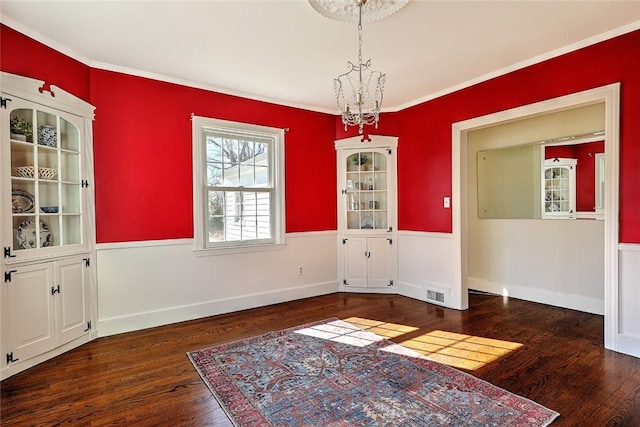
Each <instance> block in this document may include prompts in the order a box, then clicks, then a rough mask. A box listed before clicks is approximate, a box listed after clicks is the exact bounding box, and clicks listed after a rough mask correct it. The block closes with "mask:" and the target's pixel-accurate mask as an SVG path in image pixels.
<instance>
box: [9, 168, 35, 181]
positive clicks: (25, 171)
mask: <svg viewBox="0 0 640 427" xmlns="http://www.w3.org/2000/svg"><path fill="white" fill-rule="evenodd" d="M35 170H36V169H35V168H34V167H33V166H16V167H13V168H11V175H12V176H18V177H20V178H33V177H34V176H35Z"/></svg>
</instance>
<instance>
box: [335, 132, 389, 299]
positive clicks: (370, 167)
mask: <svg viewBox="0 0 640 427" xmlns="http://www.w3.org/2000/svg"><path fill="white" fill-rule="evenodd" d="M397 147H398V138H396V137H388V136H376V135H370V136H369V140H367V141H363V140H362V137H354V138H347V139H341V140H338V141H335V148H336V152H337V156H336V157H337V162H338V164H337V171H338V179H337V182H338V274H339V278H338V280H339V285H340V290H341V291H347V292H349V291H351V292H388V293H395V291H394V290H393V285H394V281H396V275H397V250H396V246H397V241H396V230H397V226H396V205H397V202H396V176H397V173H396V164H397V163H396V149H397Z"/></svg>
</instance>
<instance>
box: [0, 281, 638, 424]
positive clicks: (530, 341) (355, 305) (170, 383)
mask: <svg viewBox="0 0 640 427" xmlns="http://www.w3.org/2000/svg"><path fill="white" fill-rule="evenodd" d="M334 316H335V317H339V318H343V319H344V318H349V317H359V318H364V319H371V320H377V321H383V322H390V323H393V324H397V325H404V326H409V327H413V328H417V329H415V330H413V329H411V328H408V329H402V331H403V332H402V333H401V334H400V335H398V336H396V337H395V338H391V339H392V340H393V341H396V342H405V341H407V340H412V342H421V343H423V344H424V343H425V342H426V341H428V340H429V338H428V337H429V336H430V333H432V331H434V330H439V331H445V332H449V333H456V334H464V335H469V336H473V337H478V338H477V339H479V338H487V339H492V340H500V341H505V342H508V343H519V344H522V346H519V347H518V346H517V345H514V346H512V347H517V348H514V349H510V350H509V351H507V352H505V354H503V355H501V356H499V357H498V358H497V359H496V360H493V361H490V360H489V361H486V360H484V359H482V360H483V362H482V363H479V364H477V365H476V366H474V367H475V369H474V370H468V371H467V372H469V373H471V374H472V375H475V376H477V377H479V378H482V379H484V380H486V381H489V382H490V383H492V384H495V385H497V386H499V387H502V388H504V389H506V390H509V391H511V392H513V393H516V394H519V395H521V396H525V397H527V398H529V399H532V400H534V401H536V402H538V403H540V404H542V405H544V406H547V407H548V408H550V409H553V410H556V411H558V412H559V413H560V417H559V418H558V419H557V420H556V421H555V422H554V423H553V426H558V427H560V426H577V425H580V426H587V427H588V426H640V359H636V358H633V357H630V356H624V355H621V354H618V353H615V352H612V351H608V350H605V349H604V348H603V318H602V317H601V316H595V315H591V314H586V313H581V312H578V311H572V310H567V309H562V308H557V307H550V306H546V305H542V304H536V303H531V302H525V301H521V300H516V299H503V298H502V297H496V296H489V295H478V294H471V295H470V309H469V310H467V311H463V312H460V311H456V310H449V309H444V308H441V307H437V306H433V305H430V304H426V303H423V302H420V301H417V300H413V299H410V298H406V297H401V296H397V295H364V294H345V293H337V294H331V295H325V296H320V297H315V298H309V299H304V300H299V301H294V302H290V303H284V304H278V305H274V306H269V307H263V308H258V309H252V310H246V311H242V312H237V313H231V314H226V315H221V316H215V317H209V318H205V319H200V320H194V321H189V322H183V323H178V324H173V325H168V326H162V327H158V328H152V329H147V330H143V331H137V332H131V333H127V334H121V335H116V336H111V337H105V338H100V339H98V340H95V341H93V342H91V343H88V344H85V345H83V346H82V347H79V348H77V349H74V350H72V351H69V352H67V353H65V354H64V355H62V356H59V357H57V358H55V359H53V360H50V361H47V362H45V363H42V364H40V365H38V366H36V367H33V368H31V369H29V370H27V371H25V372H22V373H20V374H17V375H15V376H13V377H11V378H8V379H6V380H5V381H3V382H2V383H1V384H0V387H1V399H2V400H1V404H0V419H1V425H2V426H29V425H35V426H42V425H61V424H65V425H73V426H84V425H87V426H88V425H91V426H102V425H109V426H118V425H122V426H131V425H144V426H146V425H149V426H160V425H162V426H168V425H175V426H203V425H213V426H229V425H231V423H230V422H229V421H228V419H227V417H226V415H225V414H224V412H223V411H222V410H221V409H220V407H219V406H218V404H217V402H216V401H215V399H214V398H213V396H212V395H211V393H210V392H209V390H208V389H207V387H206V386H205V385H204V383H203V382H202V380H201V379H200V377H199V376H198V374H197V372H196V371H195V369H194V368H193V366H192V365H191V362H190V361H189V359H188V358H187V356H186V352H187V351H192V350H197V349H201V348H205V347H210V346H213V345H216V344H221V343H225V342H229V341H235V340H238V339H241V338H245V337H249V336H253V335H258V334H262V333H264V332H268V331H271V330H276V329H282V328H287V327H291V326H296V325H299V324H303V323H306V322H310V321H314V320H320V319H324V318H328V317H334ZM406 331H409V332H406ZM392 335H393V334H392ZM425 337H427V338H425ZM477 339H476V340H477ZM424 345H425V346H426V347H429V346H428V345H427V344H424ZM432 347H433V346H431V347H430V348H431V349H432V350H433V348H432ZM498 347H499V346H498ZM468 355H469V358H472V359H474V356H473V355H472V354H470V353H469V354H468ZM474 360H475V359H474ZM478 360H481V358H480V359H478Z"/></svg>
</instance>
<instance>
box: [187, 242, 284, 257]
mask: <svg viewBox="0 0 640 427" xmlns="http://www.w3.org/2000/svg"><path fill="white" fill-rule="evenodd" d="M286 247H287V244H286V243H275V244H274V243H270V244H267V245H247V246H231V247H223V248H204V249H202V248H199V249H194V250H193V253H194V255H195V256H197V257H201V256H218V255H234V254H246V253H251V252H271V251H281V250H284V249H285V248H286Z"/></svg>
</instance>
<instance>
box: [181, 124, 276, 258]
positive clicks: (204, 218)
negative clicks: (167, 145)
mask: <svg viewBox="0 0 640 427" xmlns="http://www.w3.org/2000/svg"><path fill="white" fill-rule="evenodd" d="M192 121H193V144H194V150H193V160H194V224H195V227H194V228H195V230H194V234H195V238H196V245H197V249H200V250H206V249H222V248H227V249H228V248H245V247H253V248H255V247H259V246H263V247H264V246H272V247H275V246H278V245H279V244H281V243H284V131H283V130H282V129H276V128H270V127H265V126H258V125H250V124H246V123H237V122H230V121H224V120H217V119H210V118H205V117H199V116H193V117H192Z"/></svg>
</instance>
